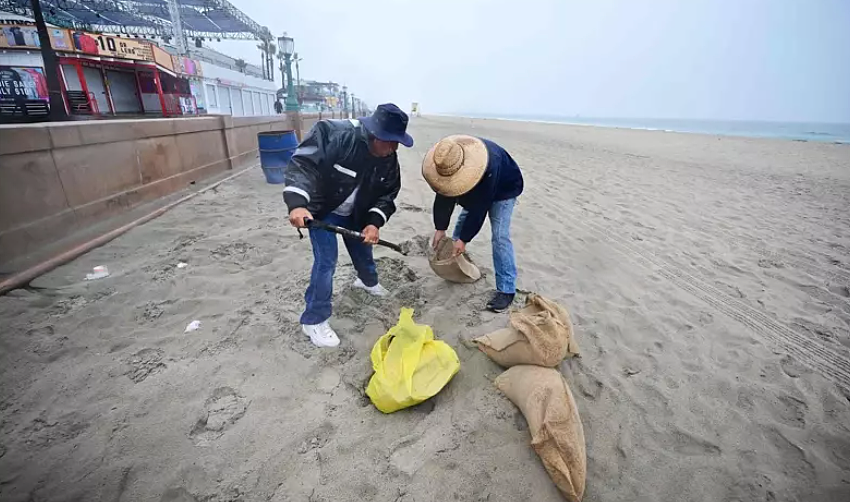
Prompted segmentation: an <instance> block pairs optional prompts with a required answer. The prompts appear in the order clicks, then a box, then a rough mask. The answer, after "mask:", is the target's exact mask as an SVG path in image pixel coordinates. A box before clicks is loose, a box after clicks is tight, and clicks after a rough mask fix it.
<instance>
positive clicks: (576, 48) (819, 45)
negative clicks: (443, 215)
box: [213, 0, 850, 122]
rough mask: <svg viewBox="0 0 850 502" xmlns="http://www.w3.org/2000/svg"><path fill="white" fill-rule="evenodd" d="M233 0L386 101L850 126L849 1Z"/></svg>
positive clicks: (320, 67) (325, 72)
mask: <svg viewBox="0 0 850 502" xmlns="http://www.w3.org/2000/svg"><path fill="white" fill-rule="evenodd" d="M230 1H231V2H232V3H233V4H234V5H236V6H237V7H238V8H240V9H242V10H243V11H244V12H245V13H247V14H248V15H249V16H251V17H252V18H253V19H254V20H256V21H258V22H259V23H260V24H264V25H267V26H268V27H269V28H270V29H271V30H272V32H273V33H274V34H275V35H276V36H277V35H280V34H282V33H283V32H284V31H286V32H288V33H289V34H290V35H291V36H293V37H294V38H295V46H296V51H297V52H298V53H299V54H300V55H301V56H302V57H303V58H304V60H303V62H302V63H301V77H302V79H305V78H307V79H316V80H334V81H337V82H340V83H345V84H347V85H348V86H349V87H350V88H351V89H353V90H354V92H355V94H357V95H358V96H360V97H362V98H363V99H365V100H366V101H367V102H368V103H370V104H371V105H373V106H374V105H375V104H378V103H382V102H388V101H391V102H395V103H397V104H399V105H400V106H402V107H403V108H405V109H409V107H410V103H411V102H412V101H417V102H419V103H420V106H421V107H422V109H423V111H424V112H425V113H429V112H430V113H462V112H467V113H489V114H546V115H564V116H572V115H576V114H579V115H581V116H583V117H640V118H644V117H650V118H707V119H742V120H778V121H829V122H850V0H644V1H629V0H618V1H613V0H592V1H591V0H581V1H579V0H522V1H517V0H511V1H507V0H427V1H423V0H419V1H417V0H395V1H393V0H359V1H352V0H321V1H292V0H289V1H285V2H269V1H267V0H230ZM213 46H214V47H216V48H219V49H220V50H223V51H224V52H227V53H228V54H231V55H233V56H238V57H242V58H244V59H246V60H248V61H251V62H253V63H257V62H258V61H259V60H260V55H259V52H258V51H257V50H256V48H255V46H256V42H254V43H251V42H222V43H221V44H214V45H213ZM277 78H278V81H279V76H278V77H277Z"/></svg>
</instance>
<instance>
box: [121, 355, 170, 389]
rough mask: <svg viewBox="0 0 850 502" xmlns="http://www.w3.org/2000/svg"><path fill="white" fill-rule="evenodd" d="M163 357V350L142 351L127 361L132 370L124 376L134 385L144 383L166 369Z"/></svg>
mask: <svg viewBox="0 0 850 502" xmlns="http://www.w3.org/2000/svg"><path fill="white" fill-rule="evenodd" d="M162 356H163V352H162V349H142V350H140V351H138V352H136V353H135V354H133V355H132V356H130V358H129V359H128V360H127V364H128V365H129V366H130V369H129V370H127V371H126V372H125V373H124V374H125V375H127V376H128V377H129V378H130V380H132V381H133V382H134V383H139V382H142V381H144V380H145V379H146V378H147V377H149V376H151V375H153V374H154V373H159V372H160V371H162V370H163V369H165V363H163V362H162Z"/></svg>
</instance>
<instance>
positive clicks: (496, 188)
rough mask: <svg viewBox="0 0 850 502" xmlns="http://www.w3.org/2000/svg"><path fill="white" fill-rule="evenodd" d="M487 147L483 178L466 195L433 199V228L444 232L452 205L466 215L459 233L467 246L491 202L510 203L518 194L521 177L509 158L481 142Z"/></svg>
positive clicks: (502, 152) (502, 150) (487, 141)
mask: <svg viewBox="0 0 850 502" xmlns="http://www.w3.org/2000/svg"><path fill="white" fill-rule="evenodd" d="M481 140H482V141H483V142H484V145H486V146H487V155H488V157H489V159H488V162H487V170H486V171H485V172H484V177H483V178H481V181H479V182H478V184H477V185H475V187H474V188H473V189H472V190H470V191H469V192H467V193H465V194H463V195H461V196H460V197H444V196H442V195H440V194H437V196H436V197H435V198H434V228H435V229H437V230H446V229H447V228H449V221H450V220H451V218H452V212H453V211H454V208H455V204H458V205H460V206H461V207H463V208H464V209H466V210H467V211H469V214H467V215H466V221H465V222H464V224H463V228H461V230H460V240H462V241H463V242H470V241H471V240H472V239H473V238H475V236H476V235H478V232H479V231H480V230H481V227H482V226H483V225H484V219H485V218H487V212H488V211H489V210H490V206H492V205H493V203H494V202H498V201H500V200H507V199H513V198H514V197H517V196H519V194H521V193H522V187H523V181H522V173H521V172H520V170H519V166H518V165H517V163H516V161H514V159H513V158H511V155H510V154H509V153H508V152H506V151H505V149H504V148H502V147H500V146H499V145H497V144H496V143H493V142H492V141H489V140H486V139H483V138H481Z"/></svg>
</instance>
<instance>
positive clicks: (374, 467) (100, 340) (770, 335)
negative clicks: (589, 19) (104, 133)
mask: <svg viewBox="0 0 850 502" xmlns="http://www.w3.org/2000/svg"><path fill="white" fill-rule="evenodd" d="M411 132H412V134H413V135H414V137H415V138H416V141H417V145H416V147H415V148H413V149H411V150H402V151H400V160H401V165H402V170H403V189H402V192H401V194H400V196H399V198H398V201H397V202H398V204H399V206H400V210H399V212H398V213H397V215H396V216H395V217H394V218H393V219H392V220H391V221H390V224H389V226H388V227H387V228H385V229H384V231H383V232H382V237H383V238H385V239H387V240H392V241H396V242H406V243H407V245H408V246H410V247H411V248H412V249H413V250H414V252H413V253H412V255H411V256H409V257H407V258H405V257H402V256H400V255H398V254H395V253H394V252H392V251H389V250H386V249H379V250H378V251H377V252H376V256H377V257H378V267H379V271H380V274H381V280H382V283H383V284H384V285H385V286H386V287H387V288H388V289H390V290H392V292H393V294H392V296H391V297H390V298H388V299H380V300H379V299H374V298H372V297H369V296H368V295H366V293H364V292H362V291H359V290H355V289H353V288H352V287H351V282H352V281H353V279H354V271H353V269H352V267H351V263H350V261H349V260H348V258H347V256H346V255H345V253H344V252H343V253H342V254H341V259H340V266H339V267H338V269H337V274H336V279H335V299H334V306H335V312H334V317H333V318H332V324H333V325H334V327H335V328H336V329H337V331H338V332H339V334H340V336H341V338H342V345H341V346H340V347H339V348H338V349H333V350H328V349H317V348H314V347H313V346H312V345H311V344H310V342H309V340H308V339H307V338H306V337H305V336H303V335H302V333H301V331H300V328H299V325H298V316H299V314H300V312H301V309H302V308H303V301H302V295H303V292H304V289H305V288H306V284H307V281H308V279H309V267H310V264H311V254H310V245H309V241H307V240H303V241H302V240H299V239H298V234H297V233H296V232H295V231H294V230H293V229H291V228H289V227H288V225H287V220H286V214H285V213H286V211H285V208H284V206H283V202H282V199H281V196H280V191H281V187H279V186H271V185H267V184H265V183H264V181H263V178H262V175H261V173H260V171H259V170H256V171H251V172H249V173H248V174H246V175H244V176H242V177H240V178H237V179H236V180H234V181H232V182H229V183H226V184H224V185H222V186H220V187H219V188H218V189H216V190H214V191H209V192H207V193H205V194H202V195H200V196H198V197H196V198H195V199H193V200H192V201H189V202H188V203H186V204H184V205H181V206H179V207H178V208H176V209H174V210H172V211H170V212H169V213H167V214H166V215H164V216H163V217H161V218H159V219H156V220H154V221H152V222H150V223H148V224H146V225H144V226H141V227H138V228H136V229H134V230H132V231H131V232H129V233H128V234H125V235H124V236H122V237H120V238H118V239H117V240H115V241H113V242H111V243H110V244H108V245H106V246H104V247H102V248H99V249H97V250H94V251H92V252H91V253H89V254H87V255H85V256H83V257H81V258H79V259H77V260H76V261H74V262H72V263H70V264H68V265H66V266H63V267H61V268H59V269H57V270H55V271H53V272H51V273H49V274H47V275H45V276H43V277H41V278H39V279H38V280H36V281H34V282H33V284H32V285H33V288H32V289H29V290H18V291H15V292H13V293H11V294H9V295H8V296H6V297H2V298H0V321H2V326H3V328H2V337H0V342H2V352H0V374H2V394H0V418H2V422H0V424H2V425H0V427H2V443H0V499H2V500H4V501H5V500H9V501H18V500H21V501H23V500H37V501H38V500H87V501H88V500H110V501H136V500H139V501H142V500H145V501H147V500H163V501H193V500H194V501H225V500H233V501H236V500H238V501H275V502H281V501H312V502H315V501H349V500H351V501H365V500H376V501H404V502H412V501H431V500H435V501H437V500H439V501H443V500H461V501H484V500H488V501H490V502H493V501H519V500H534V501H542V502H543V501H557V500H561V497H560V495H559V494H558V492H557V490H556V489H555V487H554V485H553V484H552V482H551V481H550V480H549V478H548V477H547V475H546V472H545V470H544V468H543V466H542V465H541V464H540V462H539V460H538V459H537V457H536V455H535V454H534V452H533V450H532V449H531V447H530V445H529V444H528V441H529V435H528V431H527V428H526V424H525V421H524V419H523V418H522V416H521V415H520V414H519V413H518V411H517V410H516V409H515V408H514V406H513V405H512V404H511V403H510V402H509V401H508V400H507V399H505V398H504V397H503V396H501V395H500V394H499V392H498V391H497V390H496V389H495V387H494V386H493V384H492V381H493V379H494V378H495V377H496V376H497V375H498V374H499V373H500V372H501V369H500V368H498V367H497V366H496V365H495V364H493V363H492V362H491V361H489V360H488V359H487V358H486V357H485V356H484V355H483V354H482V353H480V352H479V351H478V350H477V349H475V348H474V347H473V346H472V345H471V344H470V342H469V340H470V339H471V338H474V337H475V336H478V335H481V334H485V333H487V332H489V331H492V330H495V329H498V328H501V327H503V326H504V325H505V322H506V317H505V316H504V315H495V314H490V313H486V312H483V311H482V310H483V307H484V304H485V303H486V301H487V299H488V296H489V293H490V291H491V289H492V288H493V287H494V278H493V273H492V263H491V254H490V250H489V227H485V229H484V230H483V231H482V233H481V234H480V235H479V237H478V238H477V239H476V240H475V241H473V242H472V243H471V244H469V246H468V249H469V251H470V252H471V253H472V256H473V258H474V259H475V260H476V262H477V263H478V264H479V265H480V266H481V267H482V269H483V271H484V274H485V278H484V280H482V281H479V282H478V283H476V284H473V285H452V284H447V283H445V282H443V281H441V280H440V279H438V278H436V277H435V276H434V275H433V273H432V272H431V271H430V269H429V267H428V264H427V259H426V257H425V256H424V254H425V252H424V250H425V248H424V246H425V245H426V241H427V239H428V238H429V237H430V235H431V233H432V226H431V217H430V205H431V200H432V195H431V191H430V189H429V188H428V187H427V185H426V184H425V182H424V180H422V179H421V176H420V174H419V169H420V162H421V159H422V157H423V155H424V153H425V151H426V150H427V148H428V147H429V146H430V145H431V144H432V143H434V142H435V141H437V140H438V139H439V138H440V137H441V136H443V135H447V134H450V133H458V132H462V133H469V134H476V135H480V136H484V137H487V138H490V139H493V140H495V141H496V142H498V143H500V144H502V145H503V146H505V147H506V148H507V149H508V150H509V151H510V153H511V154H512V155H513V156H514V158H515V159H516V160H517V161H518V163H519V164H520V166H521V167H522V169H523V172H524V175H525V178H526V192H525V194H524V195H523V196H522V197H521V199H520V204H519V205H518V206H517V210H516V214H515V220H514V227H513V235H514V243H515V246H516V249H517V261H518V264H519V268H520V279H519V285H520V287H521V288H522V289H524V290H529V291H537V292H540V293H541V294H543V295H545V296H547V297H549V298H552V299H554V300H556V301H558V302H560V303H561V304H562V305H564V306H565V307H567V309H568V310H569V311H570V312H571V314H572V319H573V322H574V324H575V332H576V337H577V340H578V343H579V346H580V348H581V350H582V356H581V357H580V358H577V359H572V360H568V361H566V362H564V363H563V364H562V365H561V370H562V372H563V374H564V375H565V376H566V378H567V380H568V382H569V383H570V385H571V388H572V390H573V393H574V395H575V396H576V400H577V402H578V406H579V411H580V413H581V417H582V422H583V425H584V429H585V436H586V438H587V451H588V478H587V492H586V495H585V500H586V501H619V500H622V501H633V500H647V501H649V500H652V501H659V500H664V501H666V500H670V501H691V500H693V501H702V500H724V501H733V500H740V501H762V500H766V501H771V500H776V501H784V500H789V501H791V500H798V501H809V500H813V501H815V500H816V501H822V500H826V501H829V500H834V501H845V500H850V289H848V287H850V211H848V208H850V147H848V146H847V145H832V144H819V143H801V142H792V141H774V140H759V139H744V138H727V137H717V136H704V135H691V134H675V133H664V132H650V131H628V130H618V129H601V128H593V127H574V126H563V125H552V124H530V123H520V122H507V121H488V120H471V119H455V118H444V117H439V118H438V117H430V118H419V119H415V120H414V122H413V124H412V131H411ZM180 261H183V262H186V263H188V267H186V268H183V269H177V268H176V265H177V263H178V262H180ZM95 265H107V266H108V267H109V270H110V272H111V273H112V275H111V276H110V277H108V278H106V279H102V280H98V281H91V282H85V281H83V280H82V279H83V277H84V276H85V274H86V273H87V272H90V271H91V268H92V267H93V266H95ZM403 306H409V307H414V308H415V309H416V319H417V321H418V322H421V323H427V324H430V325H431V326H432V327H433V328H434V332H435V334H436V336H437V337H438V338H440V339H443V340H445V341H446V342H448V343H449V344H450V345H452V346H453V347H454V348H455V350H456V351H457V353H458V355H459V357H460V359H461V371H460V373H459V374H458V375H457V376H456V377H455V379H454V380H453V381H452V382H451V383H450V384H449V386H448V387H447V388H446V389H445V390H444V391H443V392H442V393H441V394H439V395H438V396H436V397H435V398H434V399H432V400H430V401H428V402H426V403H424V404H422V405H420V406H417V407H415V408H412V409H409V410H404V411H401V412H398V413H395V414H392V415H383V414H381V413H380V412H378V411H377V410H376V409H374V407H373V406H372V405H371V404H370V403H369V401H368V398H366V397H365V396H364V394H363V389H364V387H365V384H366V382H367V381H368V378H369V376H370V373H371V371H370V362H369V351H370V349H371V346H372V344H373V343H374V341H375V340H376V339H377V338H378V336H380V335H381V334H383V333H384V332H385V331H386V329H387V328H388V327H390V326H392V325H393V324H394V323H395V321H396V320H397V317H398V313H399V310H400V308H401V307H403ZM195 319H197V320H200V321H201V323H202V325H201V329H199V330H198V331H195V332H192V333H185V334H184V333H183V330H184V328H185V327H186V325H187V324H188V323H189V322H190V321H192V320H195Z"/></svg>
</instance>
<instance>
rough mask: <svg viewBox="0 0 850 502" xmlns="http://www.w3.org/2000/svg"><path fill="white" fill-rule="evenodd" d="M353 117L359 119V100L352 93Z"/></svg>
mask: <svg viewBox="0 0 850 502" xmlns="http://www.w3.org/2000/svg"><path fill="white" fill-rule="evenodd" d="M351 116H352V117H357V98H355V97H354V93H353V92H352V93H351Z"/></svg>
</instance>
